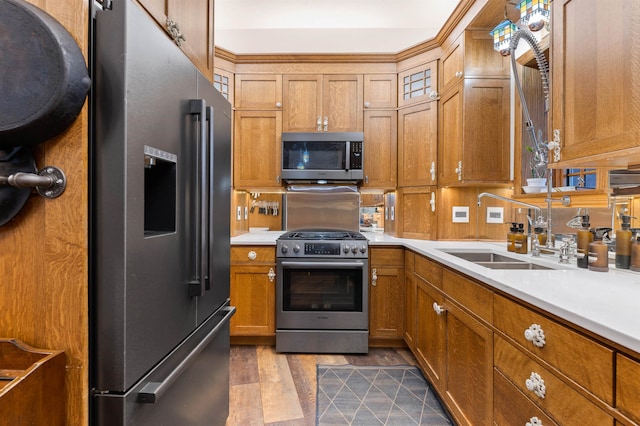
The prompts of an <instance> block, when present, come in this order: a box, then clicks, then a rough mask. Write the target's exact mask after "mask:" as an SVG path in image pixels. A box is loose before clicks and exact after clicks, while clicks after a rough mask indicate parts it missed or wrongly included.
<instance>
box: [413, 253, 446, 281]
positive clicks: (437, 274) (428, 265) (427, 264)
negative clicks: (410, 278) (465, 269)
mask: <svg viewBox="0 0 640 426" xmlns="http://www.w3.org/2000/svg"><path fill="white" fill-rule="evenodd" d="M414 270H415V273H416V274H417V275H419V276H420V277H422V278H424V279H425V280H426V281H428V282H430V283H431V284H433V285H434V286H435V287H437V288H439V289H442V267H441V266H440V265H439V264H438V263H436V262H433V261H431V260H429V259H427V258H426V257H422V256H416V258H415V261H414Z"/></svg>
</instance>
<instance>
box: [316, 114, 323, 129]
mask: <svg viewBox="0 0 640 426" xmlns="http://www.w3.org/2000/svg"><path fill="white" fill-rule="evenodd" d="M316 124H317V125H318V131H319V132H321V131H322V117H320V116H318V121H316Z"/></svg>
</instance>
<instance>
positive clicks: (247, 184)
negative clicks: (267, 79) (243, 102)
mask: <svg viewBox="0 0 640 426" xmlns="http://www.w3.org/2000/svg"><path fill="white" fill-rule="evenodd" d="M234 128H235V131H234V138H233V185H234V188H235V189H252V188H262V187H267V188H274V187H278V188H279V187H281V184H280V170H281V166H280V164H281V161H282V159H281V156H282V154H281V151H282V148H281V146H280V140H281V137H282V113H281V112H280V111H236V113H235V121H234Z"/></svg>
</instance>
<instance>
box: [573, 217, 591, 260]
mask: <svg viewBox="0 0 640 426" xmlns="http://www.w3.org/2000/svg"><path fill="white" fill-rule="evenodd" d="M590 225H591V224H590V223H589V215H588V214H584V215H582V228H581V229H578V230H577V231H576V240H577V247H576V248H577V254H576V256H577V263H578V267H579V268H587V267H588V266H589V243H591V242H592V241H593V230H591V229H589V226H590Z"/></svg>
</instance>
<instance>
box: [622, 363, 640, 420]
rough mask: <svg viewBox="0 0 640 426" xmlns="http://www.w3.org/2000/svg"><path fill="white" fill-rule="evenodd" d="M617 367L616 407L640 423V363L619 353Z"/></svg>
mask: <svg viewBox="0 0 640 426" xmlns="http://www.w3.org/2000/svg"><path fill="white" fill-rule="evenodd" d="M616 369H617V370H616V407H618V409H619V410H620V411H621V412H622V413H624V414H626V415H627V416H629V418H631V419H632V420H633V421H635V422H638V423H640V380H638V378H639V377H640V363H638V362H637V361H634V360H632V359H631V358H628V357H626V356H624V355H621V354H617V356H616Z"/></svg>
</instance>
